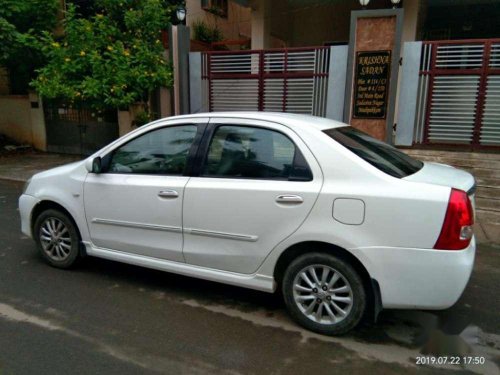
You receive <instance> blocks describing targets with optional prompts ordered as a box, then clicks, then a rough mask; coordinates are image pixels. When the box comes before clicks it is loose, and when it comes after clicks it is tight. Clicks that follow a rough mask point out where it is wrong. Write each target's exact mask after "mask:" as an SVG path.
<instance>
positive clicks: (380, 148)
mask: <svg viewBox="0 0 500 375" xmlns="http://www.w3.org/2000/svg"><path fill="white" fill-rule="evenodd" d="M474 189H475V182H474V178H473V177H472V176H471V175H470V174H469V173H467V172H464V171H461V170H458V169H455V168H452V167H449V166H446V165H441V164H434V163H422V162H420V161H417V160H415V159H412V158H410V157H409V156H407V155H406V154H404V153H402V152H401V151H398V150H397V149H395V148H393V147H391V146H389V145H387V144H385V143H383V142H380V141H377V140H375V139H373V138H371V137H370V136H368V135H366V134H365V133H362V132H360V131H358V130H356V129H354V128H352V127H350V126H348V125H346V124H343V123H339V122H335V121H331V120H328V119H324V118H317V117H311V116H302V115H292V114H283V113H262V112H260V113H259V112H224V113H206V114H196V115H187V116H179V117H172V118H167V119H163V120H158V121H155V122H153V123H150V124H149V125H146V126H143V127H141V128H138V129H137V130H135V131H133V132H131V133H129V134H127V135H125V136H124V137H122V138H120V139H118V140H116V141H115V142H113V143H111V144H110V145H108V146H106V147H104V148H103V149H102V150H100V151H98V152H96V153H95V154H94V155H92V156H91V157H90V158H88V159H86V160H84V161H81V162H77V163H73V164H69V165H65V166H62V167H59V168H55V169H52V170H49V171H46V172H42V173H39V174H36V175H35V176H33V178H32V179H31V180H30V181H29V182H28V183H27V184H26V187H25V190H24V192H23V195H22V196H21V197H20V199H19V210H20V213H21V219H22V231H23V233H25V234H26V235H28V236H31V237H32V238H34V240H35V241H36V243H37V245H38V248H39V250H40V253H41V254H42V256H43V257H44V258H45V260H46V261H47V262H48V263H50V264H51V265H52V266H55V267H59V268H68V267H70V266H72V265H73V264H74V263H75V262H76V261H77V260H79V259H80V258H81V257H83V256H85V255H89V256H96V257H102V258H107V259H112V260H116V261H120V262H125V263H130V264H135V265H139V266H144V267H150V268H154V269H158V270H164V271H168V272H174V273H179V274H182V275H188V276H193V277H198V278H202V279H207V280H212V281H219V282H222V283H227V284H232V285H237V286H242V287H247V288H252V289H257V290H261V291H265V292H271V293H272V292H275V291H276V290H277V289H278V288H280V289H281V291H282V294H283V296H284V300H285V303H286V306H287V308H288V310H289V312H290V315H291V316H292V317H293V319H295V320H296V321H297V322H298V323H299V324H301V325H302V326H304V327H306V328H308V329H310V330H312V331H316V332H320V333H323V334H330V335H334V334H342V333H345V332H347V331H348V330H350V329H352V328H353V327H355V326H356V325H357V324H358V323H359V322H360V320H361V319H362V318H363V316H371V317H373V316H376V314H377V313H378V312H379V311H380V309H382V308H404V309H408V308H410V309H413V308H418V309H444V308H447V307H449V306H451V305H453V304H454V303H455V302H456V301H457V300H458V298H459V297H460V295H461V294H462V292H463V290H464V288H465V286H466V284H467V282H468V280H469V277H470V274H471V271H472V267H473V262H474V254H475V240H474V237H473V232H472V224H473V221H474V212H473V200H474V198H473V194H474Z"/></svg>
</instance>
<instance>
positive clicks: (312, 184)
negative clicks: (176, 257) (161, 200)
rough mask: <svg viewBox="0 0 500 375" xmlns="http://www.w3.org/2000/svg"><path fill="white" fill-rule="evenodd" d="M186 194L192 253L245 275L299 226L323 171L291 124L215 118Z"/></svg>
mask: <svg viewBox="0 0 500 375" xmlns="http://www.w3.org/2000/svg"><path fill="white" fill-rule="evenodd" d="M199 152H200V153H199V154H198V160H199V161H200V162H199V164H198V167H199V168H197V170H195V171H194V173H193V177H191V178H190V180H189V181H188V183H187V185H186V188H185V193H184V210H183V222H184V249H183V253H184V257H185V259H186V262H187V263H189V264H193V265H199V266H204V267H209V268H213V269H220V270H226V271H232V272H238V273H244V274H250V273H253V272H255V271H256V270H257V268H258V267H259V265H260V264H261V263H262V262H263V261H264V259H265V257H266V256H267V255H268V254H269V253H270V251H271V250H272V249H273V248H274V247H275V246H276V245H277V244H278V243H279V242H280V241H282V240H283V239H285V238H286V237H287V236H289V235H290V234H292V233H293V232H294V231H295V230H297V229H298V228H299V227H300V225H301V224H302V223H303V222H304V220H305V219H306V217H307V215H308V214H309V212H310V211H311V209H312V207H313V205H314V203H315V201H316V198H317V196H318V194H319V192H320V189H321V186H322V181H323V176H322V173H321V169H320V167H319V165H318V163H317V161H316V159H315V158H314V156H313V154H312V153H311V151H310V150H309V148H308V147H307V146H306V145H305V144H304V142H303V141H302V140H301V139H300V137H299V136H298V135H297V134H296V133H295V132H294V131H292V130H291V129H289V128H288V127H286V126H284V125H280V124H275V123H270V122H265V121H257V120H243V119H231V118H212V119H211V120H210V124H209V125H208V128H207V130H206V132H205V135H204V139H203V141H202V145H201V146H200V150H199Z"/></svg>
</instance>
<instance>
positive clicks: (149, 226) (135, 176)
mask: <svg viewBox="0 0 500 375" xmlns="http://www.w3.org/2000/svg"><path fill="white" fill-rule="evenodd" d="M207 121H208V119H196V120H194V121H190V123H179V124H169V125H168V126H164V127H160V128H156V129H153V130H151V131H149V132H146V133H143V134H140V135H138V136H136V137H135V138H133V139H132V140H130V141H128V142H126V143H125V144H122V145H120V146H118V147H117V148H115V149H114V150H113V151H112V152H110V153H108V154H107V155H106V156H104V157H103V158H102V160H103V162H102V164H103V171H102V173H98V174H95V173H89V174H88V176H87V178H86V180H85V188H84V202H85V215H86V218H87V223H88V226H89V230H90V236H91V240H92V243H93V245H94V246H97V247H100V248H105V249H112V250H115V251H123V252H127V253H133V254H138V255H144V256H148V257H154V258H160V259H167V260H173V261H178V262H184V258H183V256H182V201H183V195H184V188H185V186H186V183H187V182H188V180H189V177H188V176H186V175H185V170H186V167H187V163H188V159H189V155H193V154H195V153H196V149H195V148H196V144H195V139H196V138H197V136H198V138H199V137H201V134H202V132H203V129H204V127H205V126H206V122H207Z"/></svg>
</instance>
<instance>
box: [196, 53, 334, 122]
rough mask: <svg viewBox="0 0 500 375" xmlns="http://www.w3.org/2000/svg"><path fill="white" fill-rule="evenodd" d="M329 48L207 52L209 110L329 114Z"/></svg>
mask: <svg viewBox="0 0 500 375" xmlns="http://www.w3.org/2000/svg"><path fill="white" fill-rule="evenodd" d="M329 59H330V49H329V47H308V48H290V49H271V50H249V51H210V52H204V53H203V54H202V81H203V92H204V94H203V96H204V100H205V103H206V105H207V107H208V108H209V111H234V110H247V111H277V112H295V113H307V114H314V115H317V116H324V115H325V113H326V96H327V95H326V94H327V86H328V85H327V84H328V70H329Z"/></svg>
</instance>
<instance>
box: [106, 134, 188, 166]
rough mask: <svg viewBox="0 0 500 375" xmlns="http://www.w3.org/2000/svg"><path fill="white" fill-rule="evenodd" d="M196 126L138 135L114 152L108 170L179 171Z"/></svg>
mask: <svg viewBox="0 0 500 375" xmlns="http://www.w3.org/2000/svg"><path fill="white" fill-rule="evenodd" d="M196 130H197V128H196V126H195V125H185V126H172V127H166V128H161V129H158V130H153V131H151V132H149V133H146V134H144V135H141V136H139V137H137V138H135V139H134V140H132V141H130V142H128V143H127V144H125V145H123V146H121V147H120V148H118V149H116V150H115V151H114V152H113V154H112V155H111V160H110V162H109V168H108V171H109V172H115V173H142V174H169V175H182V174H183V172H184V168H185V167H186V161H187V156H188V153H189V149H190V147H191V145H192V143H193V141H194V137H195V135H196Z"/></svg>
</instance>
